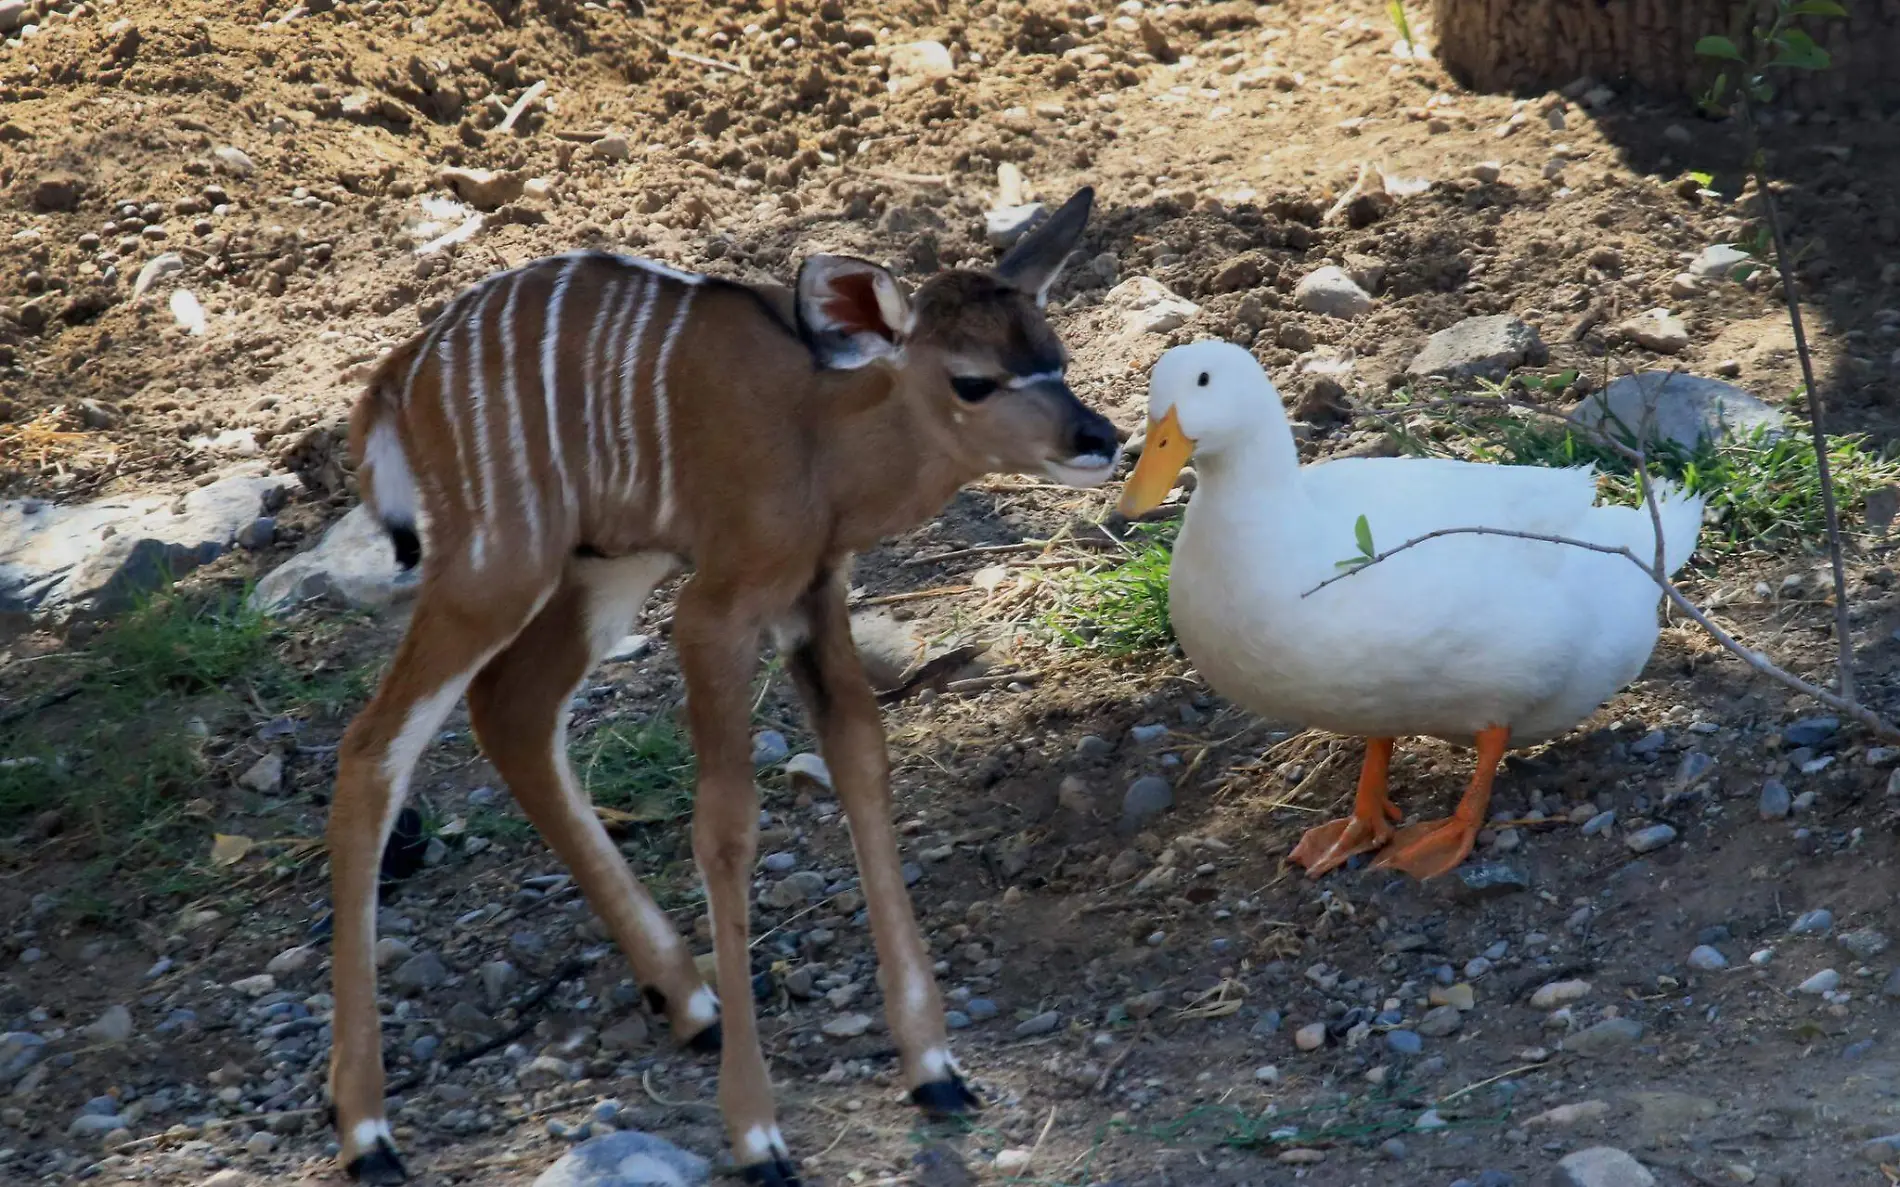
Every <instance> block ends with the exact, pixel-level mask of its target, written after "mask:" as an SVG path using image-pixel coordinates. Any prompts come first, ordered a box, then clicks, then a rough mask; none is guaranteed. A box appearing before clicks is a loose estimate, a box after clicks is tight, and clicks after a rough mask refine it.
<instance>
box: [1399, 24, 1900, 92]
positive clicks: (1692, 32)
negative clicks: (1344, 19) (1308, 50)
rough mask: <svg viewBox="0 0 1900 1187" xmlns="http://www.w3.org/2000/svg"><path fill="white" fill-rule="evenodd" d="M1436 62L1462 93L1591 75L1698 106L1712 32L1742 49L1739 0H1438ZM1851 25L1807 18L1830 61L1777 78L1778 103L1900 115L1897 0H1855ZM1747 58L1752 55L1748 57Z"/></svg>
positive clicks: (1538, 86) (1540, 85)
mask: <svg viewBox="0 0 1900 1187" xmlns="http://www.w3.org/2000/svg"><path fill="white" fill-rule="evenodd" d="M1434 5H1435V8H1434V14H1435V22H1434V23H1435V26H1436V29H1435V31H1436V33H1437V38H1438V45H1437V49H1436V53H1437V55H1438V60H1439V61H1440V62H1442V63H1444V65H1445V67H1446V69H1448V70H1450V71H1451V73H1452V74H1453V75H1454V76H1456V77H1457V78H1458V79H1459V81H1461V82H1463V83H1464V84H1465V85H1467V86H1470V87H1473V88H1475V89H1477V90H1483V91H1514V90H1528V89H1534V90H1546V89H1549V88H1551V87H1560V86H1563V85H1564V84H1566V83H1569V82H1571V81H1573V80H1575V79H1578V78H1582V77H1584V76H1586V75H1587V76H1589V77H1592V78H1596V79H1598V80H1600V81H1603V82H1619V81H1626V82H1634V83H1636V84H1638V85H1639V86H1642V87H1643V88H1645V89H1646V90H1648V91H1650V92H1651V93H1653V94H1656V95H1659V96H1667V97H1671V98H1687V97H1693V96H1695V95H1697V94H1699V93H1701V92H1702V91H1703V90H1705V89H1706V88H1707V87H1708V84H1709V81H1710V80H1711V79H1712V78H1713V77H1714V74H1715V71H1714V68H1713V67H1711V66H1710V65H1709V64H1708V63H1706V62H1702V61H1699V60H1698V59H1697V58H1696V55H1695V43H1696V41H1697V40H1698V39H1700V38H1702V37H1704V36H1706V35H1708V34H1710V33H1722V34H1727V35H1729V36H1732V37H1735V38H1736V41H1737V44H1742V35H1743V34H1745V32H1746V30H1747V18H1748V14H1749V11H1750V10H1751V9H1752V8H1753V7H1754V6H1753V5H1752V4H1749V3H1746V2H1741V0H1434ZM1846 8H1847V9H1848V12H1849V16H1848V18H1847V19H1846V20H1838V19H1836V20H1805V21H1803V22H1802V27H1804V28H1805V29H1807V31H1808V32H1809V33H1811V34H1812V35H1813V36H1814V39H1815V40H1816V41H1817V42H1819V43H1820V44H1821V45H1822V46H1823V47H1824V48H1826V49H1827V51H1828V52H1829V53H1830V54H1832V55H1833V57H1834V65H1833V68H1832V69H1830V70H1824V71H1820V72H1818V73H1804V72H1799V71H1777V72H1776V77H1775V84H1776V89H1777V91H1778V92H1779V97H1780V101H1781V102H1783V103H1786V104H1789V105H1792V106H1795V107H1801V108H1834V109H1857V110H1860V111H1863V112H1866V111H1880V112H1883V113H1884V112H1887V111H1891V110H1894V109H1895V108H1897V107H1900V70H1896V69H1895V66H1894V63H1895V61H1896V60H1900V0H1847V3H1846ZM1744 52H1746V50H1744Z"/></svg>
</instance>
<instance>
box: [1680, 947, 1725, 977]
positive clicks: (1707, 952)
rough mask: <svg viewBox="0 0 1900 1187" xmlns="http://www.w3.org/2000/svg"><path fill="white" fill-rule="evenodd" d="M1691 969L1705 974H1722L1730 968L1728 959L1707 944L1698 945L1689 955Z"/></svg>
mask: <svg viewBox="0 0 1900 1187" xmlns="http://www.w3.org/2000/svg"><path fill="white" fill-rule="evenodd" d="M1689 967H1690V968H1692V969H1697V970H1699V971H1701V972H1704V973H1714V972H1720V971H1721V970H1722V969H1725V968H1727V967H1728V957H1726V956H1724V955H1722V954H1721V953H1720V952H1718V951H1716V950H1715V949H1714V948H1712V947H1710V946H1709V945H1707V944H1698V945H1696V947H1695V948H1694V949H1693V950H1692V951H1691V952H1690V953H1689Z"/></svg>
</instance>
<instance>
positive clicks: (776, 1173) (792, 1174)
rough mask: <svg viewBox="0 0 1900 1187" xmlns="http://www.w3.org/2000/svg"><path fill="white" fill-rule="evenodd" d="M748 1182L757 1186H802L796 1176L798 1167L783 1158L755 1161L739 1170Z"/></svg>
mask: <svg viewBox="0 0 1900 1187" xmlns="http://www.w3.org/2000/svg"><path fill="white" fill-rule="evenodd" d="M739 1174H740V1176H741V1177H743V1178H744V1179H745V1181H746V1182H748V1183H754V1184H757V1185H758V1187H803V1184H802V1183H801V1182H800V1180H799V1178H798V1168H797V1167H795V1166H793V1165H792V1164H791V1163H789V1162H787V1161H785V1160H784V1159H783V1158H774V1159H773V1160H772V1161H770V1162H757V1163H754V1164H752V1165H751V1166H748V1167H744V1168H742V1169H741V1170H740V1171H739Z"/></svg>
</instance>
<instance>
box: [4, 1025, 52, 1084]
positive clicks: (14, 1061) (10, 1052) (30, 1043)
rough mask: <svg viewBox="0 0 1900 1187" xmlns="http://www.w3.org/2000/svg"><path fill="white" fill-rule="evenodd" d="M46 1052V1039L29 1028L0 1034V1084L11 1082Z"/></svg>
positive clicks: (24, 1072)
mask: <svg viewBox="0 0 1900 1187" xmlns="http://www.w3.org/2000/svg"><path fill="white" fill-rule="evenodd" d="M45 1054H46V1040H45V1039H44V1038H42V1037H41V1036H39V1035H36V1034H34V1033H33V1032H32V1031H30V1030H14V1031H8V1032H7V1033H5V1034H0V1084H11V1083H12V1082H13V1081H14V1080H16V1079H18V1078H19V1077H21V1076H23V1075H25V1074H26V1071H27V1069H28V1068H30V1067H32V1066H33V1065H34V1064H36V1063H38V1062H39V1061H40V1057H41V1056H43V1055H45Z"/></svg>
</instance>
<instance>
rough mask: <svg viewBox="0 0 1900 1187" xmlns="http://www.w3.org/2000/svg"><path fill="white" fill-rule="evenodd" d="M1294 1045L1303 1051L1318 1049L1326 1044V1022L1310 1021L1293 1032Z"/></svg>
mask: <svg viewBox="0 0 1900 1187" xmlns="http://www.w3.org/2000/svg"><path fill="white" fill-rule="evenodd" d="M1293 1045H1294V1046H1296V1047H1298V1048H1299V1049H1300V1050H1302V1051H1317V1050H1319V1049H1320V1048H1321V1047H1324V1046H1325V1045H1326V1024H1325V1023H1324V1022H1309V1023H1307V1024H1306V1025H1305V1026H1302V1027H1300V1029H1298V1030H1296V1031H1294V1032H1293Z"/></svg>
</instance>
